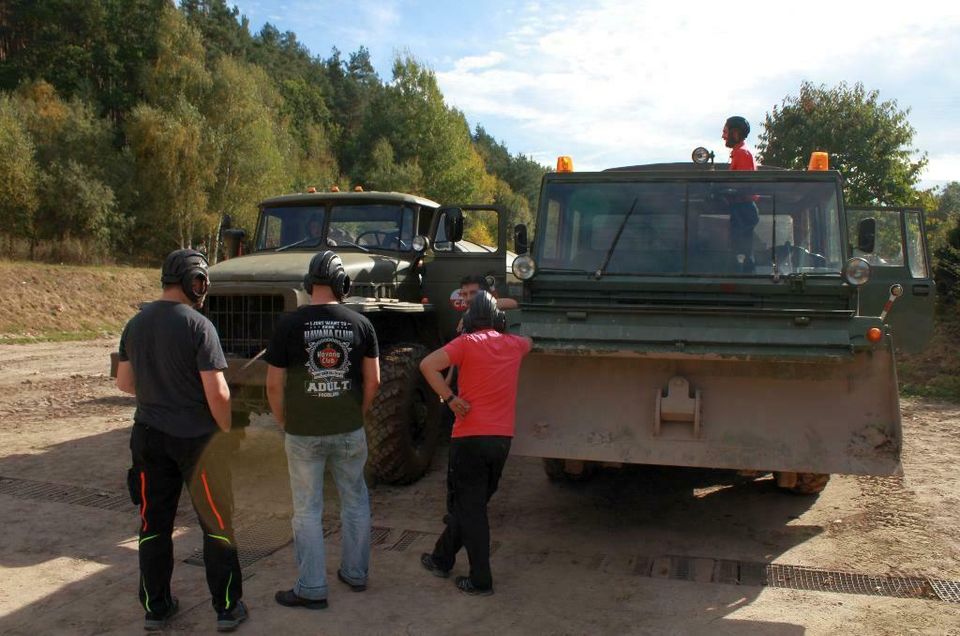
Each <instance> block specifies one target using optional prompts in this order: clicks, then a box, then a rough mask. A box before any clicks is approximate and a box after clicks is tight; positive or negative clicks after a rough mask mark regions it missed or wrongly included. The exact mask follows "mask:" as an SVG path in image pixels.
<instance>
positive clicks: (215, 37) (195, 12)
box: [180, 0, 253, 63]
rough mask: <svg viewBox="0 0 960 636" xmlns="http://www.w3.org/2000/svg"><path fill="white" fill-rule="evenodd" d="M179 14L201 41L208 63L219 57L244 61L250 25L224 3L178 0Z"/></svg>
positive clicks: (248, 42) (237, 12)
mask: <svg viewBox="0 0 960 636" xmlns="http://www.w3.org/2000/svg"><path fill="white" fill-rule="evenodd" d="M180 11H181V12H183V14H184V16H185V17H186V18H187V21H188V22H189V23H190V25H191V26H192V27H194V28H195V29H196V30H197V31H199V33H200V34H201V36H202V37H203V45H204V49H206V52H207V61H208V62H210V63H212V62H214V61H215V60H216V59H217V58H218V57H220V56H221V55H228V56H230V57H233V58H236V59H244V58H245V57H246V54H247V52H248V51H249V49H250V46H251V44H252V41H253V37H252V36H251V35H250V22H249V21H248V20H247V18H246V17H245V16H241V15H240V9H238V8H237V7H235V6H234V7H229V6H228V5H227V3H226V1H225V0H180Z"/></svg>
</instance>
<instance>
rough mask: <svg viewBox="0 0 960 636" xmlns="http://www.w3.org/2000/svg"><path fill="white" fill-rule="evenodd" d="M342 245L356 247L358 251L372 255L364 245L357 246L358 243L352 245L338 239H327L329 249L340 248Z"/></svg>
mask: <svg viewBox="0 0 960 636" xmlns="http://www.w3.org/2000/svg"><path fill="white" fill-rule="evenodd" d="M341 245H346V246H347V247H355V248H357V249H358V250H363V251H364V252H366V253H367V254H369V253H370V250H368V249H367V248H365V247H364V246H363V245H357V244H356V243H352V242H350V241H338V240H337V239H332V238H328V239H327V247H339V246H341Z"/></svg>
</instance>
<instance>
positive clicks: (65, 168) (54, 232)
mask: <svg viewBox="0 0 960 636" xmlns="http://www.w3.org/2000/svg"><path fill="white" fill-rule="evenodd" d="M16 97H17V104H18V107H19V110H20V113H21V118H22V120H23V122H24V124H25V127H26V129H27V130H28V131H29V132H30V135H31V137H32V139H33V144H34V147H35V149H36V152H35V156H36V160H37V164H38V168H39V178H38V179H37V182H36V187H37V196H38V200H39V205H38V207H37V210H36V214H35V218H34V225H33V227H34V233H35V239H37V240H52V241H55V242H56V245H54V248H55V249H54V254H56V253H57V252H58V251H59V248H60V245H61V242H62V240H63V239H65V238H68V237H73V238H77V239H81V240H83V241H92V242H93V243H94V244H95V246H96V247H97V248H104V247H109V246H110V245H111V244H112V243H114V242H115V241H116V239H118V238H121V237H122V235H123V231H124V230H125V228H126V227H127V225H128V224H127V223H126V221H125V219H123V218H122V217H121V216H120V215H119V213H118V212H117V208H116V201H115V195H114V191H113V187H112V181H111V179H113V178H116V175H115V172H114V170H115V169H116V168H117V163H118V158H119V157H118V153H117V152H116V150H115V149H114V147H113V143H112V139H113V127H112V125H111V123H110V122H109V121H108V120H106V119H103V118H100V117H97V116H96V114H95V113H94V109H93V106H92V105H91V104H89V103H87V102H85V101H81V100H80V99H79V98H73V99H70V100H62V99H61V98H60V97H59V95H57V93H56V91H55V90H54V87H53V86H51V85H50V84H48V83H46V82H44V81H38V82H33V83H30V84H26V85H24V86H21V88H20V89H19V90H18V91H17V94H16Z"/></svg>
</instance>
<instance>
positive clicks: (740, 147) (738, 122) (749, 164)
mask: <svg viewBox="0 0 960 636" xmlns="http://www.w3.org/2000/svg"><path fill="white" fill-rule="evenodd" d="M749 134H750V123H749V122H748V121H747V120H746V119H744V118H743V117H741V116H740V115H734V116H733V117H730V118H728V119H727V122H726V123H725V124H724V125H723V135H722V137H723V141H724V142H725V143H726V146H727V148H730V169H731V170H756V169H757V164H756V162H755V161H754V160H753V154H752V153H751V152H750V151H749V150H747V149H746V148H744V144H745V143H746V139H747V136H748V135H749Z"/></svg>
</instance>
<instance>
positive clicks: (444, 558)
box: [420, 291, 533, 596]
mask: <svg viewBox="0 0 960 636" xmlns="http://www.w3.org/2000/svg"><path fill="white" fill-rule="evenodd" d="M506 327H507V318H506V315H505V314H504V313H503V312H502V311H500V310H499V309H498V308H497V303H496V300H495V299H494V298H493V296H491V295H490V294H489V293H488V292H486V291H480V292H478V293H477V295H476V296H475V297H474V298H473V300H472V302H471V303H470V306H469V308H468V309H467V312H466V314H465V315H464V317H463V329H464V334H463V335H461V336H458V337H457V338H455V339H454V340H452V341H451V342H450V343H449V344H447V345H446V346H445V347H443V348H441V349H437V350H436V351H434V352H433V353H431V354H430V355H428V356H427V357H425V358H424V359H423V360H422V361H421V363H420V370H421V371H422V372H423V375H424V377H425V378H426V379H427V382H429V383H430V386H431V388H433V390H434V391H436V392H437V394H438V395H439V396H440V397H441V398H443V399H444V401H445V402H446V403H447V404H448V405H450V408H451V409H452V410H453V412H454V413H455V414H456V416H457V420H456V422H455V423H454V426H453V434H452V439H451V441H450V458H449V463H448V466H447V514H446V515H445V516H444V518H443V521H444V523H445V524H446V528H445V529H444V531H443V534H442V535H441V536H440V538H439V539H438V540H437V543H436V545H435V546H434V549H433V553H424V554H422V555H421V556H420V563H421V565H423V567H424V568H425V569H427V570H428V571H430V572H431V573H432V574H434V575H436V576H440V577H447V576H449V575H450V570H452V569H453V566H454V563H455V562H456V558H457V552H459V551H460V548H462V547H465V548H466V549H467V557H468V558H469V560H470V576H458V577H457V578H456V585H457V589H458V590H460V591H461V592H463V593H465V594H470V595H476V596H487V595H489V594H493V577H492V576H491V574H490V524H489V521H488V519H487V502H488V501H489V500H490V497H491V496H493V493H494V492H496V490H497V485H498V483H499V481H500V474H501V473H502V472H503V467H504V464H505V463H506V461H507V454H508V453H509V452H510V442H511V440H512V438H513V432H514V420H515V411H516V402H517V378H518V376H519V372H520V363H521V361H522V360H523V357H524V356H525V355H527V354H528V353H530V349H531V348H532V346H533V342H532V341H531V340H530V339H529V338H525V337H521V336H513V335H510V334H508V333H506ZM452 364H455V365H457V366H458V367H459V368H460V379H459V384H460V394H459V395H457V394H455V393H453V392H452V391H451V390H450V388H449V387H448V386H447V384H446V382H445V381H444V377H443V370H444V369H446V368H447V367H449V366H450V365H452Z"/></svg>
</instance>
